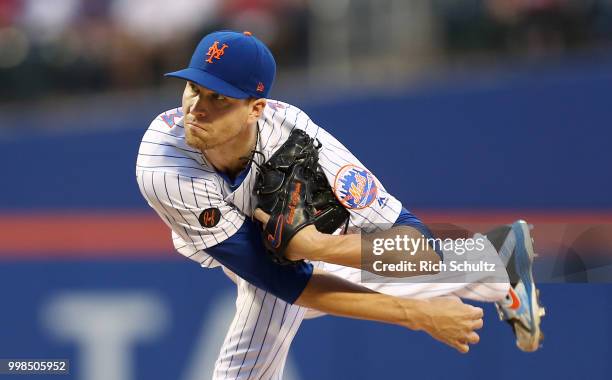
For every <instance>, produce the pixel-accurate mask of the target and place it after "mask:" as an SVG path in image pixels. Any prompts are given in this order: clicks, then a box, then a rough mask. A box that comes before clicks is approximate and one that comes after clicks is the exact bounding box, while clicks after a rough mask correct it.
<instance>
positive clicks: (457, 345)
mask: <svg viewBox="0 0 612 380" xmlns="http://www.w3.org/2000/svg"><path fill="white" fill-rule="evenodd" d="M450 346H451V347H453V348H454V349H455V350H457V351H459V352H461V353H462V354H467V353H468V352H469V351H470V346H468V345H467V344H466V343H464V342H459V341H455V342H453V343H452V344H450Z"/></svg>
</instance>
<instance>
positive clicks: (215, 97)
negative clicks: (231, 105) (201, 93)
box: [210, 92, 227, 100]
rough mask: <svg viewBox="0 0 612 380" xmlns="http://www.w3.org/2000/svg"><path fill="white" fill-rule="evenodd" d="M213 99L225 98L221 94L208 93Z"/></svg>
mask: <svg viewBox="0 0 612 380" xmlns="http://www.w3.org/2000/svg"><path fill="white" fill-rule="evenodd" d="M210 96H211V97H212V98H213V99H214V100H225V99H227V98H226V97H225V96H223V95H221V94H217V93H216V92H214V93H212V94H211V95H210Z"/></svg>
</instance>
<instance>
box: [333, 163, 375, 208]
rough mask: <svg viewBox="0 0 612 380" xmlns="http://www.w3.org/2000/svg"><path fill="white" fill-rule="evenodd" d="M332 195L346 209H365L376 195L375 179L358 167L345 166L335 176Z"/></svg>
mask: <svg viewBox="0 0 612 380" xmlns="http://www.w3.org/2000/svg"><path fill="white" fill-rule="evenodd" d="M334 194H335V195H336V198H338V201H339V202H340V203H342V205H344V207H346V208H349V209H357V210H359V209H362V208H366V207H368V206H369V205H370V204H371V203H372V202H374V199H376V195H377V194H378V185H377V184H376V178H374V176H373V175H372V173H370V172H369V171H367V170H366V169H363V168H360V167H359V166H356V165H353V164H349V165H345V166H343V167H342V168H340V170H339V171H338V173H337V174H336V179H335V180H334Z"/></svg>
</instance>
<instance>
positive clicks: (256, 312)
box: [213, 278, 305, 379]
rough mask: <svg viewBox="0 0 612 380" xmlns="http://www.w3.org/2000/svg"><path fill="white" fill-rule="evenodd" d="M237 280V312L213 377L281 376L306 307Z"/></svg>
mask: <svg viewBox="0 0 612 380" xmlns="http://www.w3.org/2000/svg"><path fill="white" fill-rule="evenodd" d="M237 282H238V300H237V302H236V306H237V308H236V314H235V316H234V320H233V321H232V324H231V326H230V329H229V331H228V333H227V335H226V337H225V341H224V343H223V347H222V349H221V353H220V355H219V358H218V359H217V362H216V364H215V370H214V375H213V379H270V378H280V377H279V376H280V375H282V364H283V363H284V362H285V359H286V357H287V354H288V351H289V346H290V344H291V341H292V340H293V337H294V336H295V334H296V332H297V330H298V328H299V326H300V324H301V322H302V319H303V317H304V312H305V309H304V308H302V307H299V306H295V305H289V304H287V303H286V302H284V301H282V300H280V299H278V298H276V297H274V296H272V295H271V294H269V293H267V292H265V291H262V290H260V289H257V288H255V287H254V286H252V285H250V284H249V283H247V282H246V281H244V280H242V279H241V278H237Z"/></svg>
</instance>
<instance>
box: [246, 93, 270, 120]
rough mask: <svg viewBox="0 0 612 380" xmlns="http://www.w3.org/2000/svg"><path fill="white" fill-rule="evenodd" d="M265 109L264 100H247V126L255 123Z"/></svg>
mask: <svg viewBox="0 0 612 380" xmlns="http://www.w3.org/2000/svg"><path fill="white" fill-rule="evenodd" d="M264 108H266V99H264V98H259V99H255V98H251V99H249V120H248V122H249V124H251V123H255V122H257V120H259V118H260V117H261V114H262V113H263V111H264Z"/></svg>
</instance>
